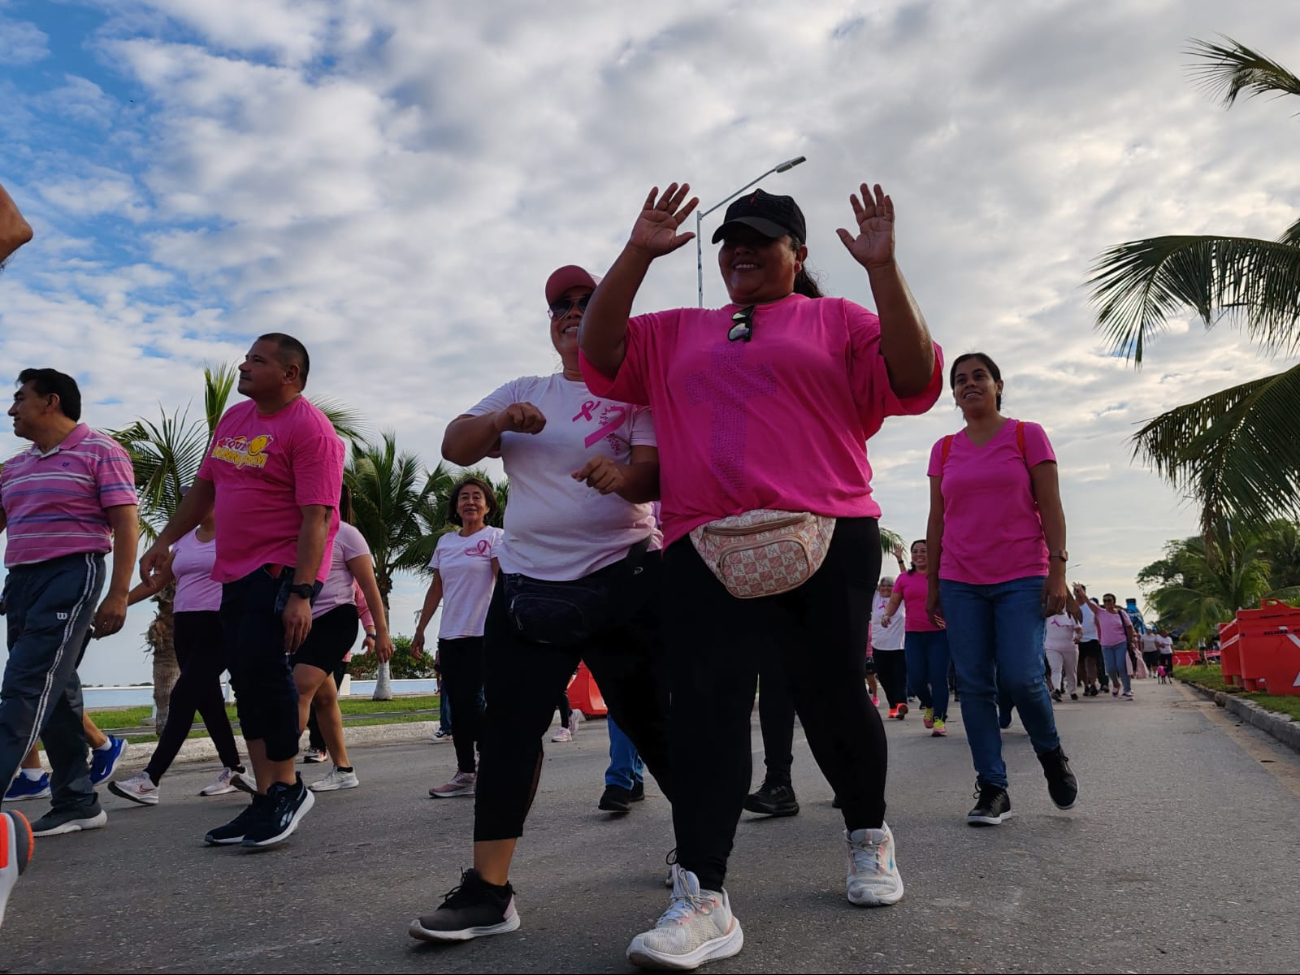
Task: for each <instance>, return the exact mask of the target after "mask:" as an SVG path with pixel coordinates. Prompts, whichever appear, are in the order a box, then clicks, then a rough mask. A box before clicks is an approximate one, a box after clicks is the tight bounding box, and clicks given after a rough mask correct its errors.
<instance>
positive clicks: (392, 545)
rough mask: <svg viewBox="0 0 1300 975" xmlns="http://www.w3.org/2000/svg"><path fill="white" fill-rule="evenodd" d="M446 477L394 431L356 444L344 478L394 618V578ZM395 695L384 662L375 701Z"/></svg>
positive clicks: (406, 563) (406, 562) (408, 561)
mask: <svg viewBox="0 0 1300 975" xmlns="http://www.w3.org/2000/svg"><path fill="white" fill-rule="evenodd" d="M447 476H448V475H447V474H446V473H445V471H444V469H443V467H442V465H441V464H440V465H439V466H438V468H437V470H436V471H434V472H432V473H430V472H426V471H425V470H424V466H423V465H422V464H421V463H420V459H419V457H417V456H416V455H415V454H413V453H411V452H409V451H406V452H402V453H400V454H399V453H398V451H397V438H396V435H395V434H393V433H391V432H388V433H385V434H383V442H382V443H379V444H370V443H364V444H363V443H354V444H353V445H352V456H351V458H350V459H349V461H348V466H347V468H346V470H345V471H344V473H343V477H344V480H345V481H346V483H347V485H348V487H350V488H351V489H352V508H353V511H354V512H355V515H356V527H357V530H358V531H360V532H361V534H362V536H363V537H364V538H365V540H366V543H367V544H368V545H369V546H370V556H371V558H372V559H373V560H374V564H375V581H376V582H378V584H379V593H380V595H381V596H382V597H383V600H384V615H385V616H386V617H388V618H389V619H390V620H391V618H392V617H391V614H390V613H389V600H388V595H389V593H390V592H392V589H393V575H394V573H395V572H397V571H398V570H400V569H402V568H405V567H408V566H409V565H410V564H411V559H410V557H409V556H408V553H407V550H408V549H409V548H410V547H411V546H412V541H413V540H417V541H418V539H419V538H420V537H421V536H422V531H421V524H420V519H419V517H418V515H417V512H419V511H420V510H421V509H422V508H424V507H427V506H428V505H429V504H431V503H433V502H432V499H433V498H435V497H436V489H437V487H438V485H439V483H440V481H439V478H443V479H445V478H446V477H447ZM392 697H393V689H392V685H391V676H390V668H389V666H388V664H386V663H381V664H380V665H379V671H378V674H377V676H376V680H375V693H374V699H375V700H376V701H390V700H392Z"/></svg>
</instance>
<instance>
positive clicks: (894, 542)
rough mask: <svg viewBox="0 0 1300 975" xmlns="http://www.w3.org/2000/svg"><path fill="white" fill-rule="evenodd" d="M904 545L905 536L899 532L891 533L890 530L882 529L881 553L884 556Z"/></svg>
mask: <svg viewBox="0 0 1300 975" xmlns="http://www.w3.org/2000/svg"><path fill="white" fill-rule="evenodd" d="M900 545H903V536H902V535H900V534H898V532H895V531H890V530H889V529H888V528H881V529H880V551H881V554H883V555H889V554H890V553H892V552H893V551H894V549H895V548H897V547H898V546H900Z"/></svg>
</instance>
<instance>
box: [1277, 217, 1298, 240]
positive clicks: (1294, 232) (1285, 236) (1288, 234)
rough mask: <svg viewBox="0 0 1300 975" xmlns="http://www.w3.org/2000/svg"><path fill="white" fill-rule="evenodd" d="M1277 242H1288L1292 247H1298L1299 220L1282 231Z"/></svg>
mask: <svg viewBox="0 0 1300 975" xmlns="http://www.w3.org/2000/svg"><path fill="white" fill-rule="evenodd" d="M1277 240H1278V243H1279V244H1289V245H1290V246H1292V247H1300V220H1297V221H1296V222H1295V223H1293V224H1291V226H1289V227H1287V228H1286V230H1284V231H1283V232H1282V236H1281V237H1279V238H1278V239H1277Z"/></svg>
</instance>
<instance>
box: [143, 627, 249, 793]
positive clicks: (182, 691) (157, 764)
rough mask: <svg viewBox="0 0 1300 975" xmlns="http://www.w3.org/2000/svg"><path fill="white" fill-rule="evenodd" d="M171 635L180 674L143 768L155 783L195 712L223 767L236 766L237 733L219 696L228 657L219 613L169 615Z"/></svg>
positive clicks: (182, 741) (237, 762)
mask: <svg viewBox="0 0 1300 975" xmlns="http://www.w3.org/2000/svg"><path fill="white" fill-rule="evenodd" d="M172 620H173V627H174V629H173V639H174V642H175V645H176V663H177V664H179V665H180V668H181V675H180V677H179V678H177V680H176V685H175V686H174V687H173V688H172V696H171V703H170V704H169V705H168V710H167V724H165V725H164V726H163V730H162V734H160V735H159V736H158V746H157V747H156V748H155V749H154V750H153V756H152V757H151V758H150V759H149V764H148V765H146V766H145V771H146V772H148V773H149V779H150V781H152V782H153V783H154V785H157V784H158V783H159V782H161V781H162V777H163V775H165V774H166V772H167V770H168V769H169V768H171V764H172V762H174V761H175V760H176V754H177V753H178V752H179V751H180V750H181V745H183V744H184V743H185V739H186V738H188V737H189V734H190V729H192V728H193V727H194V712H195V711H197V712H198V713H199V714H200V715H201V716H202V718H203V724H204V725H206V726H207V729H208V734H209V735H211V736H212V744H213V745H215V746H216V748H217V754H218V755H219V756H220V757H221V764H222V765H224V766H225V767H226V768H238V767H239V752H238V750H237V749H236V748H235V733H234V732H233V731H232V730H231V728H230V718H229V717H227V715H226V702H225V701H224V700H223V699H222V697H221V672H222V671H223V670H225V669H226V655H225V653H224V652H223V647H222V642H221V614H220V613H219V612H217V611H216V610H211V611H209V612H203V611H193V612H184V611H182V612H180V613H176V614H175V615H174V616H173V617H172Z"/></svg>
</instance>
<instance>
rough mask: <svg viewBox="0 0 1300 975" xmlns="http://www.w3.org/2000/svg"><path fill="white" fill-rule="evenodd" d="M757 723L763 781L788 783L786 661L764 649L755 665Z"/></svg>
mask: <svg viewBox="0 0 1300 975" xmlns="http://www.w3.org/2000/svg"><path fill="white" fill-rule="evenodd" d="M758 674H759V677H758V725H759V727H760V728H761V729H762V731H763V765H764V766H765V767H766V769H767V774H766V775H765V776H764V778H763V781H764V782H766V783H768V784H770V785H790V767H791V766H792V765H793V764H794V698H792V697H791V696H790V682H789V681H788V680H787V679H786V676H785V665H784V663H783V662H782V660H781V658H780V657H779V656H778V655H777V654H776V653H765V654H764V655H763V659H762V660H761V661H760V662H759V666H758Z"/></svg>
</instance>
